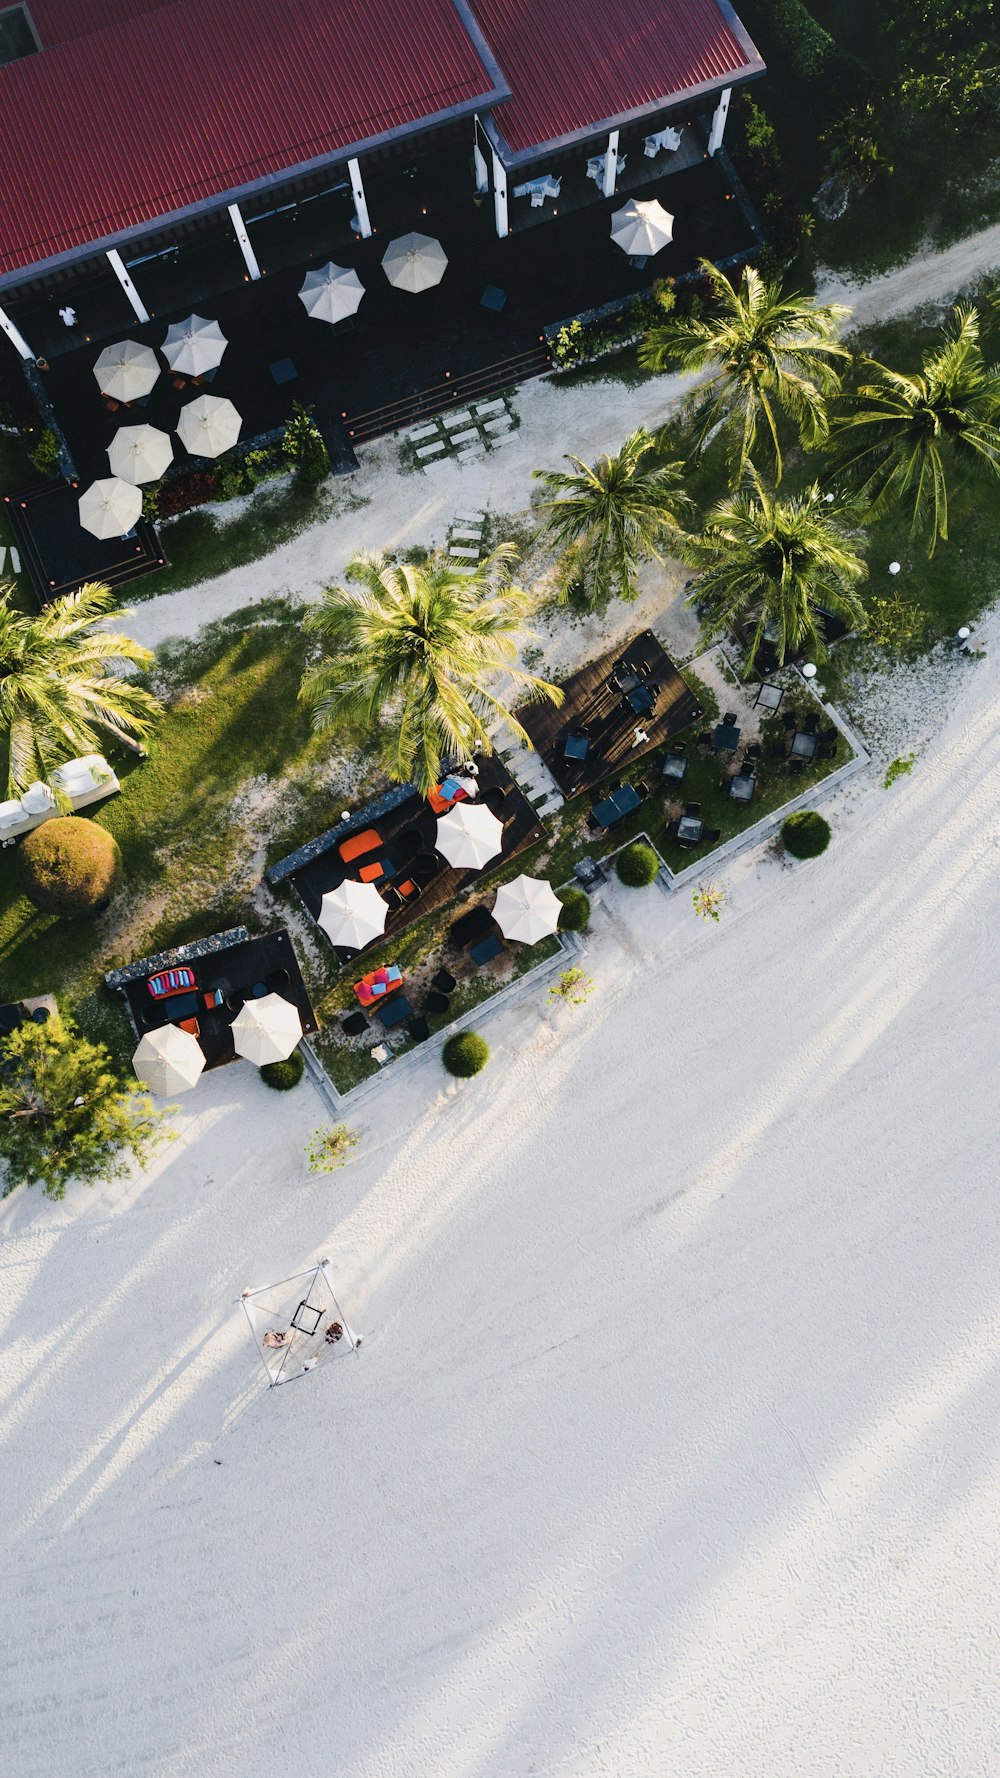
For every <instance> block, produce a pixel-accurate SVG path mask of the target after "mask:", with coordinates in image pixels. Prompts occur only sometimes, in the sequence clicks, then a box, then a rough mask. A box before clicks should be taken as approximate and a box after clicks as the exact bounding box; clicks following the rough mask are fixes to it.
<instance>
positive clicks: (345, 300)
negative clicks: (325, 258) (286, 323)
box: [299, 260, 365, 323]
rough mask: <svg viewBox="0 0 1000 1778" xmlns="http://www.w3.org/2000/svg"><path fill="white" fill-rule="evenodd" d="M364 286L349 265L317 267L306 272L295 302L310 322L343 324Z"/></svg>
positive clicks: (354, 307)
mask: <svg viewBox="0 0 1000 1778" xmlns="http://www.w3.org/2000/svg"><path fill="white" fill-rule="evenodd" d="M364 294H365V287H364V285H363V284H362V282H361V279H360V278H359V277H358V274H357V272H356V271H355V270H354V267H353V266H345V265H334V263H333V261H332V260H331V261H330V263H329V265H321V266H319V267H317V269H316V270H315V271H312V272H307V273H306V276H305V281H304V283H303V285H302V289H301V290H300V291H299V301H300V302H301V303H302V305H303V307H304V308H305V311H306V314H307V315H311V316H312V318H313V320H314V321H329V322H331V323H332V322H336V321H344V320H346V318H347V316H348V315H353V314H356V312H357V308H358V304H359V303H360V301H361V298H362V297H363V296H364Z"/></svg>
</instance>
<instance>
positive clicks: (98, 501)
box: [80, 475, 142, 537]
mask: <svg viewBox="0 0 1000 1778" xmlns="http://www.w3.org/2000/svg"><path fill="white" fill-rule="evenodd" d="M141 513H142V495H141V493H140V492H139V489H138V488H137V487H135V486H133V484H132V483H131V482H123V481H122V479H121V477H120V476H117V475H107V476H105V478H104V480H103V481H100V482H91V484H90V487H89V488H88V489H87V490H86V492H85V493H83V494H81V495H80V523H81V525H82V526H83V528H84V530H85V531H91V532H92V533H93V535H94V536H95V537H124V535H125V533H126V531H131V529H132V526H133V525H134V524H135V523H136V521H137V520H138V519H139V517H140V515H141Z"/></svg>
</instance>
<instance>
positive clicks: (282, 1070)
mask: <svg viewBox="0 0 1000 1778" xmlns="http://www.w3.org/2000/svg"><path fill="white" fill-rule="evenodd" d="M305 1066H306V1065H305V1062H304V1061H303V1059H302V1051H301V1050H293V1051H292V1053H291V1055H290V1056H287V1057H286V1058H285V1060H284V1061H283V1062H265V1063H264V1065H263V1067H262V1068H261V1071H260V1078H261V1080H262V1081H263V1082H264V1085H265V1086H268V1087H273V1088H274V1090H275V1092H276V1093H288V1092H290V1091H291V1089H292V1087H297V1086H298V1084H299V1081H300V1080H301V1079H302V1076H303V1074H304V1073H305Z"/></svg>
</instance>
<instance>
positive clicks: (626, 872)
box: [615, 840, 660, 889]
mask: <svg viewBox="0 0 1000 1778" xmlns="http://www.w3.org/2000/svg"><path fill="white" fill-rule="evenodd" d="M659 868H660V861H659V859H658V858H657V856H656V853H655V852H654V851H653V848H652V846H644V845H643V844H642V841H641V840H636V842H635V844H634V845H632V846H626V847H625V850H624V851H623V852H619V854H618V857H617V858H616V859H615V870H616V871H617V872H618V881H619V882H620V883H624V884H625V886H626V888H628V889H645V888H647V887H648V886H649V884H650V883H654V882H655V881H656V873H657V871H658V870H659Z"/></svg>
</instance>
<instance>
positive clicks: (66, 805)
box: [0, 753, 121, 846]
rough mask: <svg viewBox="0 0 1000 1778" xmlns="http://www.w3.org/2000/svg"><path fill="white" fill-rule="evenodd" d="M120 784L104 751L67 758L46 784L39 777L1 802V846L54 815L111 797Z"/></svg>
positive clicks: (119, 787)
mask: <svg viewBox="0 0 1000 1778" xmlns="http://www.w3.org/2000/svg"><path fill="white" fill-rule="evenodd" d="M120 789H121V785H120V784H119V782H118V779H117V778H116V777H115V774H114V772H113V771H112V770H111V767H110V766H109V764H108V762H107V760H106V759H105V757H104V755H103V753H85V754H84V755H83V756H82V757H81V758H80V759H69V760H67V761H66V764H65V765H62V766H56V768H55V770H54V771H53V772H52V774H51V776H50V779H49V782H48V784H42V783H41V782H39V781H38V780H36V781H35V783H34V784H29V785H28V788H27V790H26V791H25V793H24V795H23V796H21V797H17V798H15V799H14V800H13V801H11V802H4V803H0V845H3V846H7V845H10V844H11V842H12V841H14V840H16V839H20V837H21V835H22V834H23V833H30V832H31V829H32V828H33V827H40V826H41V824H42V822H43V821H50V820H51V819H52V816H53V815H59V814H63V813H65V812H66V810H67V809H69V810H72V811H73V812H74V813H75V812H76V810H77V809H85V808H87V806H88V804H90V803H97V802H100V801H101V800H102V798H103V797H106V796H113V795H114V793H115V791H116V790H120Z"/></svg>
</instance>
